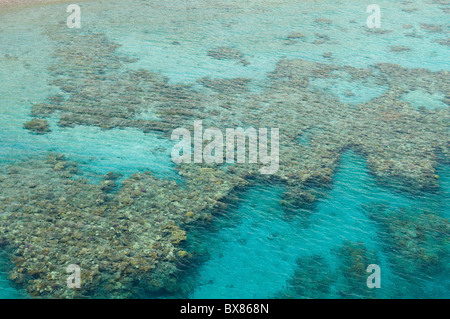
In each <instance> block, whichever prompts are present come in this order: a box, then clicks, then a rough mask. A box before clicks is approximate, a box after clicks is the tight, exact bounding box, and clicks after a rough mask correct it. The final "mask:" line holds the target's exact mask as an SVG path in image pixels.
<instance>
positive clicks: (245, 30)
mask: <svg viewBox="0 0 450 319" xmlns="http://www.w3.org/2000/svg"><path fill="white" fill-rule="evenodd" d="M378 3H379V5H380V7H381V9H382V30H387V31H388V32H387V33H385V34H383V35H378V34H373V33H371V32H368V31H367V28H366V27H365V21H366V18H367V14H366V12H365V8H366V3H359V2H350V3H349V2H345V1H337V2H336V1H333V2H332V3H327V2H324V1H304V2H303V1H302V2H299V1H287V0H286V1H212V2H209V1H208V4H205V3H203V2H202V1H170V2H166V1H137V0H126V1H85V2H82V4H81V8H82V24H83V27H82V28H81V29H80V32H99V33H103V34H104V35H105V36H106V38H107V39H108V40H109V41H111V42H113V43H117V44H120V47H119V48H118V49H117V53H118V54H120V55H121V56H126V57H129V58H137V61H135V62H132V63H129V64H127V65H126V68H127V69H129V70H138V69H145V70H149V71H152V72H156V73H158V74H162V75H164V76H166V77H167V78H168V83H169V84H171V85H175V84H190V85H193V88H194V89H197V90H199V91H201V92H203V90H205V89H204V88H203V87H202V86H200V85H199V84H198V83H197V80H199V79H200V78H203V77H210V78H219V79H231V78H237V77H242V78H249V79H251V87H250V92H252V93H253V94H259V93H261V92H263V91H264V88H265V87H266V85H267V81H268V74H269V73H270V72H272V71H273V70H274V69H275V67H276V64H277V62H279V61H280V60H281V59H304V60H307V61H312V62H318V63H323V64H328V65H335V66H352V67H354V68H367V69H372V68H373V66H374V65H375V64H377V63H391V64H398V65H400V66H402V67H405V68H424V69H428V70H430V71H433V72H436V71H441V70H444V71H449V70H450V61H449V58H448V57H449V49H448V46H445V45H441V44H439V43H438V41H439V40H445V39H446V38H448V34H449V33H448V31H449V26H448V13H445V10H444V9H447V12H448V10H449V6H448V5H446V4H443V3H441V2H433V1H430V2H423V1H409V2H408V3H406V4H402V5H400V4H399V3H397V2H394V1H386V0H383V1H378ZM65 8H66V5H64V4H53V5H51V4H49V5H42V6H30V7H17V8H9V9H4V10H3V11H0V82H1V83H2V85H1V86H0V111H1V115H0V128H1V129H0V162H1V163H2V165H7V164H14V163H20V162H21V161H22V160H25V159H27V158H30V157H31V158H39V157H40V156H46V155H47V154H49V153H50V152H54V153H62V154H64V155H65V156H66V157H67V158H68V159H70V160H72V161H75V162H77V163H78V164H79V167H80V169H81V171H82V175H83V176H84V177H86V178H87V179H88V180H89V182H90V183H92V184H98V183H99V182H100V181H101V180H102V175H104V174H106V173H108V172H110V171H112V172H117V173H120V174H121V175H122V176H121V179H120V181H122V180H125V179H126V178H128V177H129V176H130V175H132V174H134V173H136V172H144V171H150V172H151V173H153V174H154V175H155V176H156V177H158V178H164V179H169V180H177V181H183V178H182V177H180V176H179V174H178V172H177V170H176V165H175V164H174V163H173V162H172V160H171V158H170V152H171V148H172V146H173V142H172V141H170V140H168V139H167V137H165V136H164V135H163V134H160V133H158V132H150V133H143V132H142V130H140V129H137V128H131V127H126V128H114V129H111V130H103V129H101V128H99V127H95V126H87V125H80V126H75V127H73V128H72V127H60V126H58V120H59V115H58V114H53V115H52V116H50V117H49V118H47V120H48V123H49V125H50V128H51V130H52V131H51V132H50V133H47V134H44V135H35V134H30V132H29V131H27V130H25V129H24V128H23V123H24V122H26V121H29V120H30V119H31V118H32V116H31V114H30V112H31V105H32V104H33V103H43V102H46V101H47V99H48V97H49V96H52V95H55V94H61V93H62V91H61V90H60V88H58V87H57V86H56V85H52V84H51V80H52V75H51V74H50V72H49V67H51V66H52V65H53V64H54V63H55V57H54V55H53V54H54V52H56V50H57V49H58V43H57V42H56V41H55V40H53V39H52V38H51V37H49V36H48V33H49V31H48V30H56V29H57V28H58V27H65V26H64V24H61V23H62V22H64V21H65V19H66V15H67V14H66V12H65ZM405 8H406V9H409V8H416V9H417V10H416V11H408V10H403V9H405ZM319 18H321V19H328V20H331V21H332V23H327V22H326V21H325V22H323V21H322V22H320V20H317V19H319ZM424 24H430V25H439V26H441V28H442V31H441V32H432V31H430V30H427V29H426V28H424V27H423V25H424ZM404 25H411V27H410V28H405V26H404ZM421 26H422V27H421ZM86 30H87V31H86ZM50 32H51V31H50ZM74 32H77V31H76V30H74ZM292 32H301V33H303V34H304V37H303V38H301V39H295V40H292V39H288V38H287V36H288V35H289V34H290V33H292ZM412 33H413V34H414V36H411V34H412ZM317 34H325V35H326V36H327V38H326V39H328V40H326V41H325V43H323V44H318V43H317V42H315V41H316V40H318V39H319V40H320V36H318V35H317ZM175 42H177V44H174V43H175ZM220 46H231V47H233V48H236V49H238V50H240V51H241V52H243V54H244V57H245V59H246V60H247V61H248V62H249V64H248V65H243V64H242V63H238V62H236V61H230V60H227V59H223V60H219V59H214V58H212V57H210V56H208V55H207V52H208V51H209V50H211V49H213V48H216V47H220ZM393 46H406V47H408V48H410V50H409V51H402V52H395V50H390V49H389V48H390V47H393ZM326 52H332V55H331V57H325V56H324V53H326ZM310 89H311V90H319V91H320V92H323V94H324V95H327V96H330V98H336V99H337V100H338V101H340V102H341V103H347V104H350V105H351V106H352V107H357V106H358V105H361V104H364V103H366V102H368V101H371V100H372V99H375V98H377V97H380V96H382V94H384V93H385V92H386V91H387V90H388V86H387V85H385V84H384V83H379V82H377V81H374V80H372V79H370V78H369V79H367V80H365V81H354V80H352V79H351V78H350V76H349V75H348V74H345V73H342V72H341V73H340V72H339V71H337V72H336V73H335V77H334V78H320V77H318V78H315V79H313V80H311V81H310ZM350 93H351V94H350ZM445 98H447V99H448V96H447V97H446V96H445V94H443V93H442V92H438V91H436V92H425V91H423V90H421V89H420V88H419V89H414V88H413V89H412V90H410V91H409V92H408V93H405V94H404V95H403V96H402V100H403V101H405V102H408V103H410V104H411V105H413V107H414V108H416V109H418V108H419V107H420V106H422V105H423V106H425V108H426V109H428V110H431V111H433V110H436V109H440V110H447V111H448V102H447V104H446V102H445ZM87 116H88V115H87ZM143 116H144V117H145V116H148V118H153V117H154V116H156V115H155V114H153V113H151V112H150V113H149V114H148V115H143ZM447 125H448V123H447ZM448 131H449V130H448V127H447V132H448ZM312 132H317V131H314V130H312ZM447 138H448V135H447ZM299 144H300V145H303V146H305V147H308V145H309V144H310V138H306V137H305V136H304V137H303V139H300V140H299ZM366 155H367V154H363V155H361V154H358V153H357V152H355V150H345V151H342V154H341V158H340V160H339V164H338V166H337V168H336V170H335V172H334V174H333V179H332V183H331V184H330V185H329V187H327V188H326V189H325V190H322V191H323V196H322V197H319V198H317V199H316V201H315V203H314V205H313V207H309V208H308V209H307V211H308V212H307V214H308V215H310V217H309V219H308V223H307V225H305V223H304V217H303V214H305V210H304V209H300V208H298V209H297V210H295V213H294V214H293V216H291V217H287V216H286V214H285V211H284V210H283V207H282V206H281V204H280V201H281V200H282V198H283V193H284V192H285V191H286V185H284V184H283V183H279V182H274V183H269V182H267V181H265V182H257V183H255V184H253V185H251V186H249V187H248V188H247V189H246V190H245V191H241V192H239V194H238V197H239V200H238V201H237V203H234V204H233V205H230V207H229V208H228V209H227V210H226V212H225V214H220V215H217V216H215V217H214V219H213V222H212V223H213V225H212V226H211V227H198V228H196V229H194V230H192V231H191V232H189V231H188V233H189V235H188V238H187V242H186V247H187V248H186V249H187V250H188V251H189V249H191V250H192V251H189V252H192V253H197V254H198V256H199V257H198V258H197V259H195V262H192V263H191V264H190V265H189V266H188V267H187V268H188V269H187V270H184V272H182V273H181V274H180V275H179V276H180V278H178V279H179V281H180V286H181V285H186V286H187V287H188V289H185V290H184V294H181V296H183V297H186V296H187V297H189V298H273V297H277V296H278V295H279V294H280V293H282V292H283V291H285V290H286V289H289V282H290V279H291V278H292V277H293V276H294V274H295V272H296V270H298V264H297V261H298V260H299V259H302V258H303V259H306V258H309V257H310V256H313V255H318V256H321V257H322V258H324V260H325V261H326V265H327V267H324V269H317V271H318V272H319V273H323V274H324V276H325V277H327V278H329V279H331V284H330V289H329V291H328V292H327V293H326V294H325V295H323V294H321V293H320V292H319V291H317V292H316V291H315V290H314V289H312V290H311V295H310V296H312V297H326V298H340V297H342V294H341V292H342V290H343V289H345V287H346V285H347V284H346V281H345V280H346V277H345V276H343V274H342V272H341V271H340V269H341V267H342V264H343V259H342V256H341V255H339V253H338V251H339V249H340V247H342V245H344V244H345V243H346V242H347V241H351V242H354V243H356V242H362V243H363V244H364V246H365V247H366V248H367V250H370V251H374V252H375V255H374V256H375V257H373V259H371V258H370V257H369V258H368V260H367V261H368V262H369V263H375V264H379V265H380V267H381V269H382V274H383V275H382V276H383V277H382V285H383V286H382V287H383V288H382V289H379V290H378V291H376V295H375V296H376V297H378V298H392V297H402V298H410V297H411V298H448V297H450V278H449V277H448V265H445V267H446V268H445V271H443V272H439V273H438V274H432V275H426V278H425V279H423V274H421V273H417V278H414V276H413V278H412V279H411V277H407V278H406V279H405V276H403V269H401V268H399V267H398V264H395V263H394V262H392V258H393V257H392V252H389V248H386V247H388V246H386V243H385V242H384V241H383V238H385V237H386V236H390V234H389V233H388V234H384V232H385V229H384V228H383V227H382V226H381V225H380V224H379V223H377V222H376V221H374V220H373V219H371V218H370V217H369V215H368V213H367V211H366V210H365V209H364V207H365V206H367V205H370V204H380V203H381V204H384V205H386V206H387V207H389V209H391V210H393V211H395V210H396V209H400V208H406V209H412V210H415V211H418V212H430V211H431V212H433V213H434V214H436V215H437V216H440V217H443V218H445V219H447V221H448V219H449V218H450V207H449V199H450V167H449V165H448V158H446V157H445V156H444V158H443V159H441V160H440V161H439V163H438V164H437V165H438V167H437V171H436V174H437V175H439V183H438V189H437V190H436V189H434V190H429V191H427V190H423V191H420V192H419V193H417V192H415V191H413V190H411V192H408V191H406V192H405V191H404V190H397V189H395V187H388V186H386V185H384V184H383V183H380V182H379V181H377V179H376V178H375V177H374V176H373V174H372V173H371V171H370V168H369V167H368V165H367V163H366V160H367V159H366ZM401 160H402V159H401V158H399V161H401ZM0 214H1V212H0ZM447 236H448V234H447ZM448 245H449V241H448V239H447V241H446V247H443V248H444V253H445V254H446V257H444V260H448V257H449V254H448V253H449V250H448V249H449V246H448ZM445 258H446V259H445ZM444 263H445V261H444ZM0 265H2V266H1V269H2V271H1V272H0V298H22V297H28V294H27V293H26V292H24V289H25V286H24V285H22V286H21V285H15V284H14V283H13V282H12V281H11V280H9V279H7V278H8V274H7V271H8V269H10V267H9V266H10V265H9V261H8V259H7V258H6V257H5V258H3V259H2V261H1V262H0ZM361 284H362V285H365V282H362V283H361ZM343 287H344V288H343ZM99 288H101V287H99ZM177 296H180V294H179V292H174V293H167V292H166V291H165V292H161V293H158V294H156V295H155V294H149V295H144V297H158V298H173V297H177ZM94 297H95V294H94Z"/></svg>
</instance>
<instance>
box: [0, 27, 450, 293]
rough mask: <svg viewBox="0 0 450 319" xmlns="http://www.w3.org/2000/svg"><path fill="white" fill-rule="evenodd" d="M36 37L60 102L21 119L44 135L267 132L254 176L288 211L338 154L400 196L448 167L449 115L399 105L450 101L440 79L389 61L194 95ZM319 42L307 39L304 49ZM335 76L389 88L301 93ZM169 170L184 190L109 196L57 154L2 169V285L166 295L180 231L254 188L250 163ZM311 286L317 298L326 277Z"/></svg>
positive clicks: (280, 69) (112, 188)
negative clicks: (276, 192) (368, 92)
mask: <svg viewBox="0 0 450 319" xmlns="http://www.w3.org/2000/svg"><path fill="white" fill-rule="evenodd" d="M316 22H317V23H319V24H329V23H331V22H330V21H325V20H320V19H319V20H317V21H316ZM424 28H425V29H426V30H431V31H432V29H430V28H429V27H427V26H424ZM47 36H48V37H50V38H51V39H52V40H53V41H55V43H56V44H57V48H58V49H57V50H56V51H55V53H54V61H55V62H54V65H53V66H51V67H50V69H49V72H50V74H51V78H52V80H51V84H52V85H55V86H57V87H59V89H60V90H61V92H62V93H61V94H59V95H55V96H49V97H48V99H47V101H45V102H43V103H37V104H34V105H33V106H32V111H31V116H32V117H33V118H35V119H34V120H32V121H30V122H27V123H24V127H25V128H27V129H30V130H31V131H34V132H35V133H42V132H47V131H48V130H47V129H46V125H45V123H46V122H44V121H45V118H48V117H50V116H56V117H57V118H58V119H59V122H58V125H59V126H61V127H67V128H70V127H74V126H76V125H87V126H97V127H100V128H102V129H112V128H126V127H133V128H138V129H141V130H142V131H143V132H150V131H156V132H161V134H162V136H164V137H167V138H169V137H170V133H171V131H172V130H173V129H175V128H177V127H190V126H191V125H192V123H193V120H203V122H204V123H205V126H208V127H217V128H219V129H223V130H225V128H235V127H237V126H240V127H243V128H246V127H275V128H279V131H280V169H279V170H278V172H277V173H276V174H274V175H271V176H267V177H259V178H263V179H264V178H265V179H269V180H272V181H273V180H276V181H277V182H280V183H283V184H285V185H286V193H285V194H284V196H283V205H284V207H286V209H287V210H288V209H290V213H292V211H293V210H295V209H296V208H302V207H308V205H312V204H314V202H315V201H316V200H317V198H318V197H320V196H322V190H323V189H324V188H326V187H327V186H329V185H330V184H331V183H332V180H333V176H334V173H335V170H336V167H337V165H338V162H339V159H340V155H341V154H342V152H343V151H344V150H346V149H348V148H352V149H354V150H356V151H358V152H360V153H361V154H363V155H364V156H365V157H366V158H367V161H368V164H369V167H370V170H371V173H372V174H373V175H374V176H375V177H376V178H377V180H378V181H379V182H381V183H384V184H386V185H389V186H395V187H398V188H402V189H403V190H405V191H408V192H415V191H417V192H420V191H425V190H432V189H436V188H437V187H438V179H439V176H438V175H437V173H436V166H437V163H438V160H441V161H444V162H446V163H448V160H449V146H450V145H449V142H448V141H449V138H448V137H449V136H448V123H449V122H450V113H449V110H448V108H446V109H431V108H430V109H429V108H416V107H414V106H413V105H412V104H410V103H409V102H406V101H404V100H402V97H403V96H404V95H405V94H406V93H408V92H411V91H415V90H423V91H426V92H429V93H434V92H439V93H441V94H443V95H444V96H447V97H448V96H450V85H449V84H450V83H449V81H450V80H449V79H450V77H449V74H448V72H447V71H439V72H432V71H429V70H427V69H408V68H404V67H401V66H399V65H394V64H387V63H380V64H377V65H374V66H373V67H371V68H367V69H363V68H355V67H351V66H338V65H333V64H323V63H317V62H310V61H306V60H302V59H293V60H287V59H282V60H280V61H279V62H278V63H277V65H276V67H275V69H274V70H273V71H272V72H270V73H269V74H268V77H267V81H266V85H265V87H264V88H263V90H262V92H258V93H253V92H251V91H250V90H248V85H249V83H250V80H249V79H244V78H235V79H211V78H202V79H199V80H198V82H199V83H200V84H202V85H203V86H204V87H205V90H204V91H203V90H199V89H195V88H194V86H193V85H186V84H169V81H168V78H166V77H164V76H162V75H160V74H157V73H154V72H150V71H147V70H131V69H129V68H127V65H128V64H130V63H132V62H134V60H133V59H129V58H127V57H125V56H122V55H120V54H119V53H118V52H117V50H116V49H117V48H118V45H116V44H115V43H112V42H111V41H109V40H108V38H107V37H106V36H105V35H104V34H99V33H94V32H89V31H83V33H80V34H76V35H75V34H73V33H70V31H68V30H67V29H66V28H59V29H57V30H55V29H54V28H51V27H49V30H48V32H47ZM301 38H302V36H301V35H300V34H290V35H289V36H288V39H290V40H295V39H301ZM328 40H329V39H328V38H327V37H326V36H324V35H320V34H316V41H318V42H320V43H323V42H326V41H328ZM331 54H332V53H329V54H327V55H328V56H329V57H331V56H332V55H331ZM206 55H208V56H210V57H212V58H214V59H221V60H231V61H232V62H233V61H234V62H238V63H241V64H243V65H247V64H248V61H247V60H246V59H245V55H244V54H243V53H242V52H240V51H238V50H236V49H234V48H230V47H219V48H214V49H211V50H210V51H209V52H207V53H206ZM342 73H345V74H346V75H347V76H348V78H349V81H350V82H351V83H358V84H362V85H364V84H367V83H369V82H374V83H376V84H378V85H385V86H387V87H388V88H387V90H386V91H385V92H384V93H383V94H381V95H380V96H378V97H376V98H373V99H371V100H369V101H367V102H365V103H360V104H358V105H354V104H350V103H344V102H342V101H341V100H340V99H339V97H338V96H335V95H333V94H330V93H329V92H327V94H324V92H323V91H321V90H319V89H318V88H317V87H315V86H314V85H313V82H314V81H315V80H317V79H320V80H325V81H326V80H331V79H335V78H337V77H340V76H341V75H342ZM206 89H207V90H206ZM349 95H350V94H349ZM445 102H446V103H447V106H448V100H446V101H445ZM142 114H152V115H153V118H154V119H153V120H148V119H145V118H143V116H142ZM301 139H305V142H304V143H300V140H301ZM176 169H177V171H178V173H179V174H180V175H181V176H182V177H183V179H184V181H183V183H182V184H177V183H175V182H173V181H168V180H163V179H158V178H155V177H154V176H152V175H151V174H150V173H137V174H134V175H132V176H130V177H129V178H127V179H126V180H125V181H123V182H122V184H121V185H120V186H119V185H117V183H116V181H115V179H114V177H112V176H111V175H112V174H110V175H106V176H105V177H104V180H103V181H102V182H101V183H100V184H98V185H92V184H89V183H88V182H87V181H86V180H84V179H83V178H82V177H80V176H78V175H77V166H76V164H75V163H72V162H70V161H68V160H67V159H66V158H65V157H64V156H63V155H58V154H51V155H49V156H48V158H45V159H42V158H36V159H31V160H28V161H24V162H22V163H18V164H14V165H11V166H9V167H8V168H7V169H5V170H4V171H3V172H2V174H1V176H0V184H1V188H2V194H1V196H0V211H1V212H2V214H1V215H0V243H1V246H2V247H4V248H5V249H6V251H7V252H8V254H9V256H10V259H11V261H12V262H13V263H14V265H15V267H14V269H13V271H12V273H11V276H10V278H11V279H12V280H14V281H15V282H16V283H18V284H20V285H22V286H24V287H25V288H26V290H27V291H28V292H29V293H30V294H31V295H32V296H41V297H65V298H71V297H83V296H86V297H88V296H94V295H95V296H108V297H115V296H116V297H119V296H120V297H124V296H138V295H141V294H144V293H145V292H149V291H157V290H167V291H171V290H174V289H176V282H177V272H178V271H181V269H182V268H183V264H185V263H187V261H186V260H188V259H189V255H190V253H189V252H187V251H185V250H184V249H183V242H184V241H185V240H186V230H187V229H188V228H189V225H191V224H198V223H200V224H205V223H209V222H211V220H212V219H213V216H214V214H215V213H216V212H218V211H220V210H223V209H224V208H225V207H226V201H227V198H229V197H230V196H231V194H232V193H233V191H234V190H236V189H237V188H239V187H242V186H245V185H248V184H251V183H253V182H254V180H255V178H257V177H258V164H239V165H232V166H224V165H223V166H222V165H206V164H201V165H200V164H191V165H189V164H182V165H178V166H177V168H176ZM31 170H32V171H33V174H29V172H30V171H31ZM306 219H307V217H306ZM377 220H378V219H377ZM415 222H417V221H411V223H415ZM388 233H389V232H388ZM394 236H395V235H394ZM355 245H356V246H355ZM424 249H427V248H424ZM352 251H356V253H353V252H352ZM365 254H366V251H365V248H363V247H360V246H358V245H357V244H347V245H346V246H345V247H344V248H343V250H342V256H343V257H342V258H343V259H345V260H346V262H345V263H344V264H345V267H347V268H354V267H356V268H358V271H359V270H361V269H360V268H361V264H362V261H361V260H360V259H358V258H357V257H355V256H365ZM407 254H408V256H409V253H407ZM424 256H425V257H424V258H428V257H426V256H427V255H426V254H425V255H424ZM430 258H431V257H430ZM431 259H433V258H431ZM310 262H311V263H313V264H314V263H317V262H320V261H318V260H316V259H314V258H313V259H312V260H311V261H310ZM69 264H78V265H80V267H81V268H82V269H83V271H82V282H83V286H82V287H83V288H82V289H81V290H72V289H69V288H67V287H66V285H65V282H64V280H65V278H66V273H65V267H67V266H68V265H69ZM344 272H346V270H344ZM359 273H360V272H357V274H359ZM316 275H317V274H316ZM297 277H301V276H297ZM347 279H348V280H349V282H353V281H354V280H355V279H354V278H347ZM317 282H318V283H323V286H321V287H320V289H321V290H323V291H324V292H326V289H327V288H326V286H327V279H326V278H322V279H320V280H318V281H317ZM295 285H297V284H295ZM298 285H300V286H302V287H303V286H305V287H306V286H308V283H300V284H298ZM350 286H351V285H350ZM344 294H346V296H348V295H349V294H350V292H344ZM361 294H363V292H362V293H361Z"/></svg>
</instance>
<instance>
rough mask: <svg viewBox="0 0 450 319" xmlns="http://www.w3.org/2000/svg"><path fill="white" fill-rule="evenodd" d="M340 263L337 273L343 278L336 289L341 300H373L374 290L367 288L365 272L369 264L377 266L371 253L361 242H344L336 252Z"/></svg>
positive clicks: (366, 274)
mask: <svg viewBox="0 0 450 319" xmlns="http://www.w3.org/2000/svg"><path fill="white" fill-rule="evenodd" d="M336 253H337V254H338V256H339V259H340V261H341V263H340V267H339V270H338V271H339V272H340V274H341V275H342V276H339V278H344V282H341V283H340V285H339V286H340V287H339V288H338V290H339V294H340V295H341V297H343V298H365V299H367V298H375V297H376V295H375V292H376V290H374V289H370V288H368V287H367V277H368V275H369V274H368V273H367V272H366V269H367V266H368V265H370V264H378V261H377V258H376V256H375V254H374V253H373V252H370V251H368V250H367V248H366V247H365V246H364V244H363V243H362V242H351V241H346V242H344V243H343V244H342V246H341V247H339V249H338V250H337V252H336Z"/></svg>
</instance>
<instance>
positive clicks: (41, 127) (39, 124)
mask: <svg viewBox="0 0 450 319" xmlns="http://www.w3.org/2000/svg"><path fill="white" fill-rule="evenodd" d="M23 127H24V128H26V129H27V130H30V131H31V132H33V133H35V134H39V135H41V134H45V133H48V132H50V131H51V130H50V126H49V125H48V122H47V120H44V119H32V120H31V121H28V122H25V123H23Z"/></svg>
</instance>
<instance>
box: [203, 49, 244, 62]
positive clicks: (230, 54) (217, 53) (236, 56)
mask: <svg viewBox="0 0 450 319" xmlns="http://www.w3.org/2000/svg"><path fill="white" fill-rule="evenodd" d="M207 55H208V56H210V57H212V58H214V59H217V60H234V61H238V62H240V63H241V64H242V65H248V64H250V62H248V61H247V60H246V59H245V58H244V54H243V53H242V52H241V51H239V50H237V49H235V48H232V47H218V48H214V49H212V50H210V51H208V53H207Z"/></svg>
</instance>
